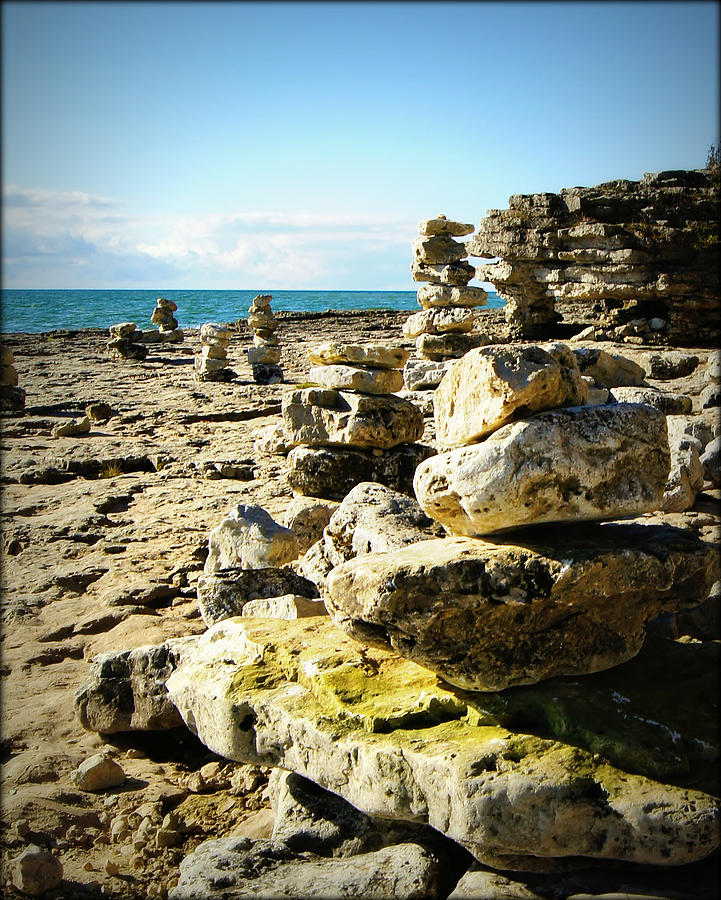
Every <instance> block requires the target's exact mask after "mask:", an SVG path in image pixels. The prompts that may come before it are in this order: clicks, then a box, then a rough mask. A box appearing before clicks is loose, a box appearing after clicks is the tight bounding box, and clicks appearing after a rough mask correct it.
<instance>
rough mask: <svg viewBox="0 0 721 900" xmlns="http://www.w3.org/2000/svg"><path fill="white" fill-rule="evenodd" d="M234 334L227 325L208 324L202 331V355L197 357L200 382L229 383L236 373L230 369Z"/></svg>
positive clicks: (196, 372)
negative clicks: (229, 351)
mask: <svg viewBox="0 0 721 900" xmlns="http://www.w3.org/2000/svg"><path fill="white" fill-rule="evenodd" d="M232 334H233V332H232V331H231V330H230V328H228V327H227V326H225V325H218V324H217V323H215V322H206V323H205V324H204V325H202V326H201V329H200V353H198V354H197V355H196V357H195V363H194V365H195V377H196V378H197V379H198V381H229V380H231V379H232V378H235V372H233V370H232V369H229V368H228V365H229V360H228V344H229V343H230V338H231V337H232Z"/></svg>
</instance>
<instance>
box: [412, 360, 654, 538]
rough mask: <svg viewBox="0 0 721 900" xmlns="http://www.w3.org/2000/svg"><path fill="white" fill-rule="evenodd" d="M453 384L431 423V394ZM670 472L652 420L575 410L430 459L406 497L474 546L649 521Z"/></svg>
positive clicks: (620, 409) (627, 412)
mask: <svg viewBox="0 0 721 900" xmlns="http://www.w3.org/2000/svg"><path fill="white" fill-rule="evenodd" d="M453 374H454V373H453V371H451V373H450V374H449V375H446V378H445V379H444V380H443V382H442V383H441V385H440V387H439V388H438V390H437V391H436V420H437V421H438V410H439V404H438V402H437V398H438V393H439V391H441V390H443V388H444V386H445V385H446V383H447V381H448V379H449V378H451V377H452V375H453ZM441 408H442V407H441ZM460 425H461V426H462V425H463V423H460ZM669 467H670V457H669V450H668V438H667V435H666V421H665V417H664V416H663V414H662V413H659V412H658V410H655V409H653V408H651V407H648V406H642V405H640V404H635V403H619V404H611V405H607V406H578V407H569V408H567V409H562V410H552V411H550V412H544V413H538V414H537V415H535V416H532V417H531V418H530V419H525V420H521V421H519V422H514V423H512V424H510V425H505V426H504V427H503V428H500V429H498V430H497V431H495V432H494V433H493V434H491V435H490V436H489V437H488V438H486V440H484V441H483V442H481V443H480V444H473V445H470V446H467V447H459V448H457V449H456V450H451V451H448V452H447V453H442V454H439V455H437V456H433V457H430V458H429V459H427V460H425V462H423V463H421V464H420V465H419V466H418V468H417V469H416V474H415V477H414V480H413V488H414V490H415V494H416V497H417V498H418V502H419V503H420V504H421V506H422V507H423V509H424V510H425V511H426V512H427V513H428V515H430V516H433V518H435V519H438V521H440V522H442V523H443V525H444V526H445V527H446V528H447V529H448V530H449V531H450V532H451V533H452V534H465V535H476V536H481V535H485V534H492V533H495V532H501V531H505V530H508V529H512V528H518V527H519V526H523V525H535V524H538V523H540V522H561V521H571V520H573V521H584V520H586V521H599V520H603V519H618V518H622V517H624V516H637V515H640V514H641V513H645V512H652V511H653V510H655V509H658V508H659V506H660V505H661V498H662V496H663V491H664V488H665V486H666V481H667V478H668V473H669Z"/></svg>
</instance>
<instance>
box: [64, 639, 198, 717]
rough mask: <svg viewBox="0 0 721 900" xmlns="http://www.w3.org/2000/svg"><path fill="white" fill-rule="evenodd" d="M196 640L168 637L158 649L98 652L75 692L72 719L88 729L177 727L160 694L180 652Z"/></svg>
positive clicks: (173, 711) (168, 704)
mask: <svg viewBox="0 0 721 900" xmlns="http://www.w3.org/2000/svg"><path fill="white" fill-rule="evenodd" d="M195 640H196V638H195V637H193V636H190V637H186V638H171V639H170V640H168V641H165V642H164V643H163V644H159V645H155V646H152V645H147V646H145V647H137V648H135V649H133V650H120V651H116V652H110V653H101V654H100V655H98V656H97V657H95V659H94V660H93V661H92V663H91V667H90V674H89V676H88V679H87V681H85V683H84V684H83V685H81V686H80V687H79V688H78V689H77V690H76V691H75V694H74V697H73V702H74V705H75V715H76V716H77V718H78V720H79V722H80V724H81V725H82V726H83V728H85V729H87V730H88V731H97V732H99V733H101V734H114V733H116V732H119V731H160V730H165V729H168V728H176V727H177V726H179V725H182V724H183V722H182V719H181V718H180V715H179V713H178V711H177V709H176V708H175V707H174V706H173V704H172V703H171V701H170V698H169V697H168V694H167V692H166V690H165V682H166V681H167V680H168V678H169V676H170V673H171V672H172V671H173V670H174V669H175V667H176V665H177V663H178V660H179V659H180V657H181V654H182V653H184V652H188V651H189V650H190V648H191V647H192V646H194V643H195Z"/></svg>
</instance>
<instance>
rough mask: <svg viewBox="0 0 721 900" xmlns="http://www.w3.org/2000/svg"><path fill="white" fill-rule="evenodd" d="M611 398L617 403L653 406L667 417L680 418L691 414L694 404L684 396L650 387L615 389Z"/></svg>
mask: <svg viewBox="0 0 721 900" xmlns="http://www.w3.org/2000/svg"><path fill="white" fill-rule="evenodd" d="M611 398H612V399H613V400H615V401H616V403H643V404H645V405H646V406H653V407H654V408H655V409H658V410H660V411H661V412H662V413H663V414H664V415H666V416H678V415H683V414H685V413H690V412H691V410H692V408H693V402H692V400H691V398H690V397H685V396H683V395H682V394H670V393H667V392H665V391H657V390H655V389H654V388H650V387H615V388H612V390H611Z"/></svg>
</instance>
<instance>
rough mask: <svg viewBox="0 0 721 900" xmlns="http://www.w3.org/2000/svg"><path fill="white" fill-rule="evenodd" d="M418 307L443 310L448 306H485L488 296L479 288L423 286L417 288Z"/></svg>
mask: <svg viewBox="0 0 721 900" xmlns="http://www.w3.org/2000/svg"><path fill="white" fill-rule="evenodd" d="M417 298H418V305H419V306H421V307H422V308H423V309H444V308H446V307H448V306H465V307H468V308H473V307H475V306H485V305H486V303H487V302H488V294H487V293H486V291H484V290H483V288H479V287H452V286H451V285H447V284H424V285H422V286H421V287H419V288H418V294H417Z"/></svg>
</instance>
